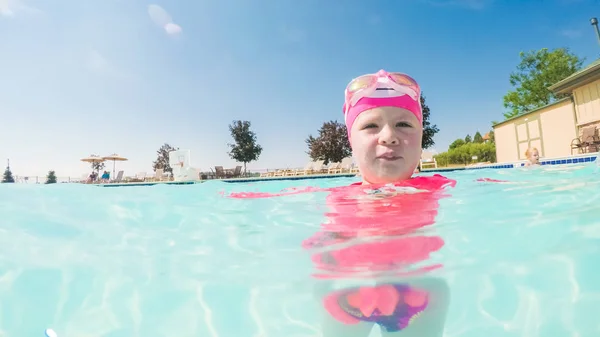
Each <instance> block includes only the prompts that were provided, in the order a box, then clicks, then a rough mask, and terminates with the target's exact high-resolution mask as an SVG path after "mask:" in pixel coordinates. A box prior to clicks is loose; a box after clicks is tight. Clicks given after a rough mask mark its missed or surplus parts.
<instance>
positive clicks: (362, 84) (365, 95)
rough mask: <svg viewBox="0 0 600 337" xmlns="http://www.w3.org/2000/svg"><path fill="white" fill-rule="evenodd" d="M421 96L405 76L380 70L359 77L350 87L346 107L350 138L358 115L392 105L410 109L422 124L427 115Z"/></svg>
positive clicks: (415, 83) (412, 80) (417, 88)
mask: <svg viewBox="0 0 600 337" xmlns="http://www.w3.org/2000/svg"><path fill="white" fill-rule="evenodd" d="M353 87H358V89H353ZM420 97H421V90H420V88H419V85H418V84H417V82H416V81H415V80H414V79H412V78H411V77H410V76H408V75H405V74H400V73H388V72H386V71H384V70H380V71H379V72H378V73H377V74H369V75H363V76H360V77H357V78H355V79H354V80H352V81H351V82H350V84H348V87H346V91H345V98H346V99H345V103H344V107H343V111H344V118H345V121H346V128H347V129H348V139H350V129H352V125H353V124H354V121H355V120H356V118H357V117H358V115H360V113H361V112H363V111H367V110H370V109H373V108H378V107H385V106H389V107H396V108H402V109H406V110H408V111H410V112H412V113H413V114H414V115H415V116H416V117H417V119H418V120H419V122H421V123H422V122H423V113H422V109H421V99H420ZM353 100H354V101H353Z"/></svg>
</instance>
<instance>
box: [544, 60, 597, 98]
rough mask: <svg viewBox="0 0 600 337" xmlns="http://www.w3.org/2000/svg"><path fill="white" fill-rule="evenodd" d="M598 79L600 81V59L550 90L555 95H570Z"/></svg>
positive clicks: (550, 87)
mask: <svg viewBox="0 0 600 337" xmlns="http://www.w3.org/2000/svg"><path fill="white" fill-rule="evenodd" d="M598 79H600V59H597V60H596V61H594V62H592V63H591V64H590V65H588V66H587V67H585V68H583V69H581V70H579V71H577V72H576V73H574V74H573V75H571V76H568V77H567V78H565V79H562V80H560V81H558V82H556V83H554V84H553V85H551V86H549V87H548V89H549V90H550V91H552V92H554V93H555V94H568V93H571V92H573V90H574V89H576V88H578V87H581V86H583V85H586V84H588V83H591V82H594V81H596V80H598Z"/></svg>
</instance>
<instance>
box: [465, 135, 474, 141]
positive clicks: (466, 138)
mask: <svg viewBox="0 0 600 337" xmlns="http://www.w3.org/2000/svg"><path fill="white" fill-rule="evenodd" d="M471 142H473V140H472V139H471V135H467V136H466V137H465V143H471Z"/></svg>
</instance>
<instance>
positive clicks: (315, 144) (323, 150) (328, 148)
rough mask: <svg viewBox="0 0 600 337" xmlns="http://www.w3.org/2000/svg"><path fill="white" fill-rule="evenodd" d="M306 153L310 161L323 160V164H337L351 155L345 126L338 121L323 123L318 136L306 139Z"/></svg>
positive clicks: (310, 136)
mask: <svg viewBox="0 0 600 337" xmlns="http://www.w3.org/2000/svg"><path fill="white" fill-rule="evenodd" d="M306 144H307V145H308V151H307V152H306V153H307V154H308V155H309V156H310V158H311V159H312V160H315V161H316V160H324V161H325V164H329V163H330V162H332V163H337V162H340V161H342V159H344V158H346V157H349V156H350V155H351V154H352V149H351V148H350V141H348V131H347V129H346V125H344V124H342V123H339V122H338V121H329V122H325V123H323V125H322V126H321V129H319V136H318V137H316V138H315V137H313V136H312V135H309V136H308V138H307V139H306Z"/></svg>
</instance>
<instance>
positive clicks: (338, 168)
mask: <svg viewBox="0 0 600 337" xmlns="http://www.w3.org/2000/svg"><path fill="white" fill-rule="evenodd" d="M336 173H342V162H337V163H329V166H327V174H336Z"/></svg>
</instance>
